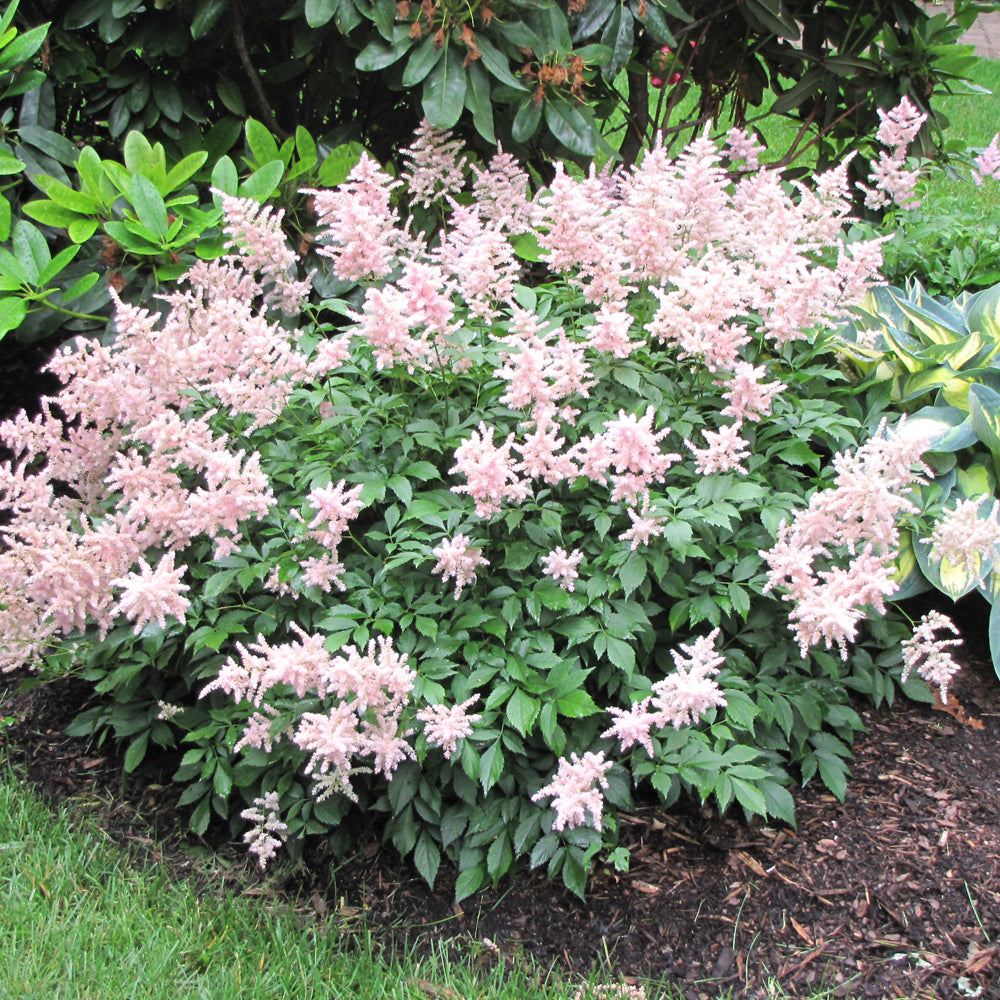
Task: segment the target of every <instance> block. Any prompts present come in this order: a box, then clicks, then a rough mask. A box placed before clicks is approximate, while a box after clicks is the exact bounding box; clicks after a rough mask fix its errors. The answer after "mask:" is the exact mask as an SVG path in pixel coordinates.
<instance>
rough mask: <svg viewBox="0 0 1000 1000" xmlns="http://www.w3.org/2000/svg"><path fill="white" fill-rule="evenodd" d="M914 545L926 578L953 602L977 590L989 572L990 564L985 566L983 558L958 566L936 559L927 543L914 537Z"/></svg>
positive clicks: (945, 560) (974, 557)
mask: <svg viewBox="0 0 1000 1000" xmlns="http://www.w3.org/2000/svg"><path fill="white" fill-rule="evenodd" d="M912 543H913V551H914V554H915V555H916V558H917V563H918V564H919V566H920V569H921V570H922V571H923V574H924V576H926V577H927V579H928V580H930V582H931V583H932V584H933V585H934V586H935V587H937V589H938V590H940V591H941V592H942V593H943V594H947V595H948V596H949V597H950V598H951V599H952V600H953V601H957V600H958V599H959V598H960V597H964V596H965V595H966V594H968V593H971V592H972V591H973V590H975V589H976V587H977V586H978V585H979V583H980V582H981V581H982V578H983V576H984V575H985V574H986V573H987V572H988V571H989V564H988V565H984V563H983V559H982V557H981V556H973V558H972V559H971V560H970V564H969V565H967V566H965V565H963V566H957V565H955V564H954V563H951V562H949V561H948V560H947V559H935V558H934V557H933V556H932V555H931V547H930V545H929V544H927V542H924V541H921V540H920V539H919V538H916V537H914V538H913V539H912Z"/></svg>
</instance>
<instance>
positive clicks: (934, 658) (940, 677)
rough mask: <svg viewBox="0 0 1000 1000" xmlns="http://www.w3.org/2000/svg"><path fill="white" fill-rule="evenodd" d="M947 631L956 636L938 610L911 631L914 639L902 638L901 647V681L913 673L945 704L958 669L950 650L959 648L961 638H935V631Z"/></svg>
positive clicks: (952, 628) (954, 628)
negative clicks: (937, 693) (932, 689)
mask: <svg viewBox="0 0 1000 1000" xmlns="http://www.w3.org/2000/svg"><path fill="white" fill-rule="evenodd" d="M942 629H944V630H947V631H948V632H951V633H952V634H953V635H956V636H957V635H958V629H957V628H956V627H955V624H954V622H952V620H951V619H950V618H948V617H947V616H946V615H943V614H941V612H940V611H928V612H927V614H925V615H924V616H923V617H922V618H921V619H920V623H919V624H918V625H917V627H916V628H915V629H914V630H913V636H912V637H911V638H909V639H905V640H904V641H903V643H902V647H903V664H904V667H903V676H902V679H903V681H906V679H907V678H908V677H909V676H910V674H911V673H912V672H913V671H914V670H916V672H917V673H918V674H919V675H920V676H921V677H922V678H923V679H924V680H925V681H927V683H928V684H931V685H937V688H938V690H939V692H940V694H941V701H942V703H945V704H946V703H947V701H948V687H949V685H950V684H951V681H952V678H953V677H954V676H955V674H957V673H958V671H959V670H960V669H961V668H960V665H959V664H958V663H956V662H955V660H954V659H953V658H952V655H951V652H950V647H952V646H959V645H961V642H962V640H961V639H937V638H935V636H934V633H935V632H938V631H940V630H942Z"/></svg>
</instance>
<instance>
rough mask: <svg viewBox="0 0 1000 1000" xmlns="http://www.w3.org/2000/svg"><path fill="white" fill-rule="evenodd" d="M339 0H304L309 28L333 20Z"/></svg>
mask: <svg viewBox="0 0 1000 1000" xmlns="http://www.w3.org/2000/svg"><path fill="white" fill-rule="evenodd" d="M339 6H340V0H306V21H307V22H308V24H309V27H310V28H322V27H323V25H324V24H327V23H328V22H330V21H331V20H333V17H334V15H335V14H336V13H337V8H338V7H339Z"/></svg>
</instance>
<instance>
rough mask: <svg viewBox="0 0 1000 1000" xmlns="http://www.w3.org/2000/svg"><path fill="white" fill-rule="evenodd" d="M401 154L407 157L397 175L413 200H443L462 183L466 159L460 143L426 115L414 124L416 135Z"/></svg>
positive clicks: (421, 202) (418, 202)
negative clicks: (407, 162) (400, 172)
mask: <svg viewBox="0 0 1000 1000" xmlns="http://www.w3.org/2000/svg"><path fill="white" fill-rule="evenodd" d="M402 156H403V158H404V159H406V160H409V165H408V166H407V167H406V168H405V169H404V170H403V173H402V175H401V176H402V179H403V180H404V181H405V182H406V189H407V191H408V192H409V195H410V200H411V201H412V202H413V203H414V204H417V205H423V206H425V207H427V206H430V205H433V204H434V203H435V202H441V203H442V204H443V203H446V202H447V201H448V199H449V197H450V196H451V195H455V194H458V193H459V192H460V191H461V190H462V188H463V187H465V176H466V169H467V167H468V163H469V159H468V157H467V156H465V155H463V153H462V143H461V142H460V141H459V140H457V139H452V138H451V133H450V132H449V131H447V130H444V129H438V128H435V127H434V126H433V125H431V123H430V122H429V121H428V120H427V119H426V118H424V119H423V120H422V121H421V122H420V124H419V125H418V126H417V132H416V138H415V139H414V140H413V142H412V143H411V144H410V145H409V146H408V147H407V148H406V149H404V150H402Z"/></svg>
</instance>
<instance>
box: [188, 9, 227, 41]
mask: <svg viewBox="0 0 1000 1000" xmlns="http://www.w3.org/2000/svg"><path fill="white" fill-rule="evenodd" d="M228 6H229V0H201V3H200V4H199V5H198V9H197V10H196V11H195V14H194V17H193V18H191V37H192V38H203V37H204V36H205V35H207V34H208V33H209V32H210V31H211V30H212V28H214V27H215V24H216V22H217V21H218V20H219V18H220V17H221V16H222V13H223V11H224V10H226V8H227V7H228Z"/></svg>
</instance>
